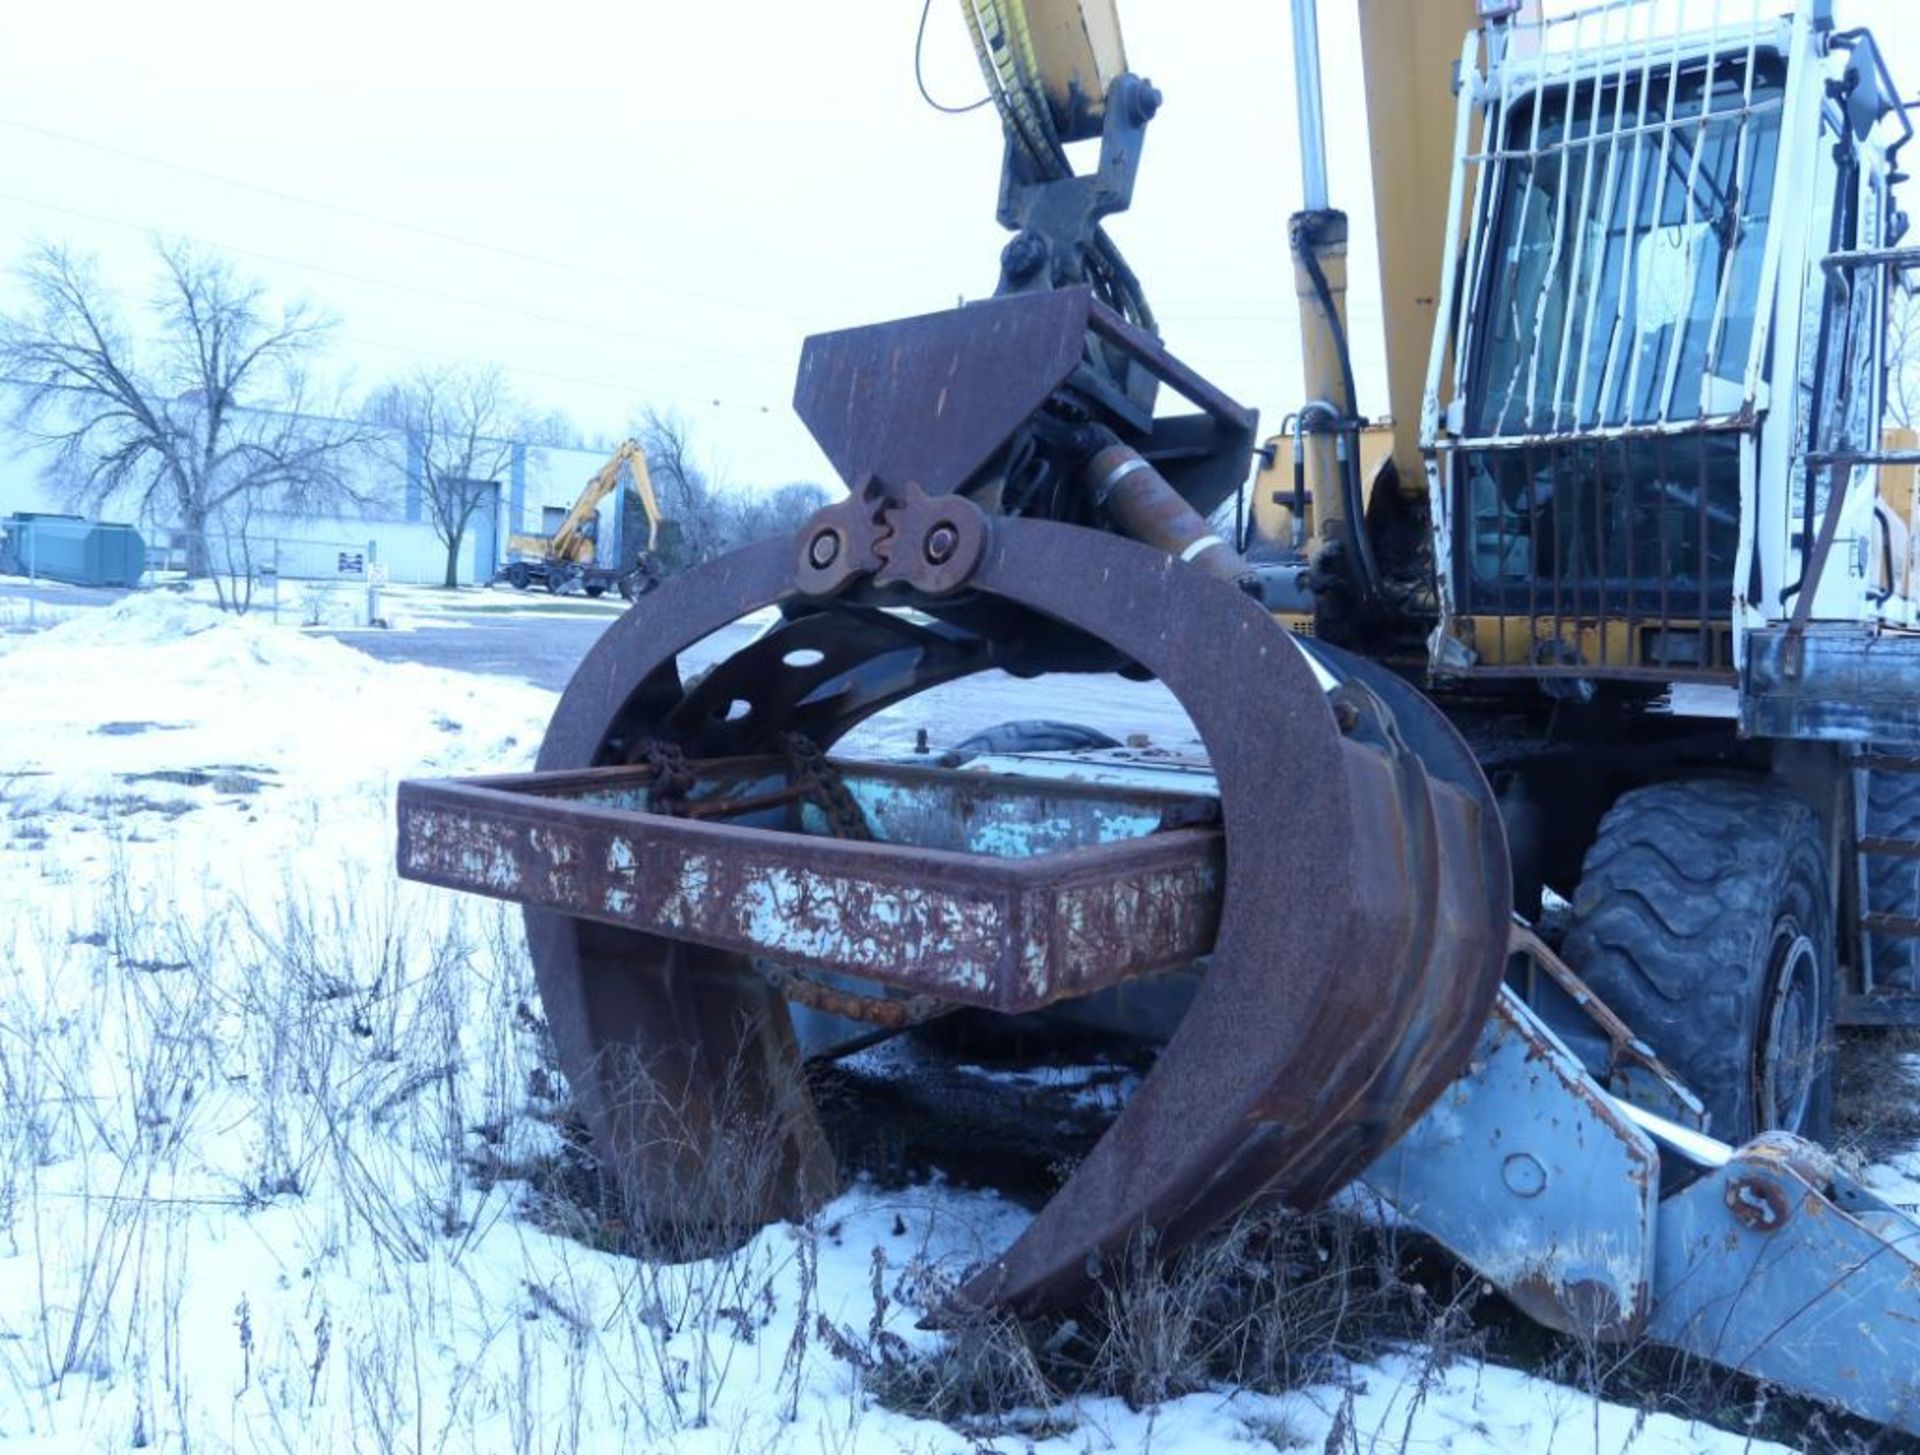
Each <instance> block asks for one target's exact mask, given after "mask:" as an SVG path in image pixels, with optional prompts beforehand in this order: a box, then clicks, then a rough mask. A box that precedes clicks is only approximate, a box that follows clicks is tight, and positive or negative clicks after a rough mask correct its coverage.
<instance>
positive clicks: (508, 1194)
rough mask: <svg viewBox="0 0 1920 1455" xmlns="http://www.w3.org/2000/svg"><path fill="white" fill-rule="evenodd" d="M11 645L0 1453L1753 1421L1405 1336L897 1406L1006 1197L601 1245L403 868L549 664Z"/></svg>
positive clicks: (546, 1089) (1096, 1439)
mask: <svg viewBox="0 0 1920 1455" xmlns="http://www.w3.org/2000/svg"><path fill="white" fill-rule="evenodd" d="M0 674H3V675H0V680H4V681H5V683H6V684H7V685H6V687H5V688H4V690H3V691H0V765H3V766H0V903H4V904H5V905H6V906H8V908H9V910H10V913H9V914H8V915H6V916H5V918H4V920H0V1445H5V1446H7V1447H8V1448H38V1449H44V1450H48V1451H54V1450H59V1451H65V1450H71V1449H79V1448H90V1449H92V1448H110V1447H134V1448H145V1447H160V1448H172V1449H183V1450H184V1449H188V1448H213V1449H254V1448H258V1447H262V1446H269V1447H272V1448H275V1449H287V1450H315V1451H321V1450H326V1451H331V1450H350V1449H395V1448H406V1449H417V1448H421V1447H423V1446H430V1447H432V1448H435V1449H453V1450H494V1449H500V1450H509V1449H512V1450H533V1449H540V1450H579V1449H636V1450H637V1449H675V1450H688V1451H714V1452H720V1451H784V1450H789V1449H793V1450H808V1451H818V1450H831V1451H857V1452H865V1451H897V1450H914V1451H922V1452H944V1451H953V1452H956V1455H957V1452H961V1451H977V1450H981V1449H989V1448H991V1449H1006V1450H1011V1449H1014V1448H1026V1449H1032V1450H1035V1451H1042V1452H1050V1455H1067V1452H1081V1451H1102V1450H1136V1449H1142V1448H1148V1447H1151V1448H1155V1449H1161V1450H1215V1449H1226V1448H1294V1447H1296V1445H1297V1446H1298V1447H1303V1448H1313V1449H1318V1448H1322V1446H1323V1445H1327V1442H1328V1440H1329V1434H1330V1432H1331V1431H1334V1430H1335V1429H1336V1428H1337V1429H1339V1430H1341V1431H1344V1432H1346V1433H1345V1434H1344V1435H1342V1436H1340V1437H1339V1444H1338V1447H1339V1448H1343V1449H1345V1448H1354V1449H1366V1448H1383V1449H1419V1450H1453V1451H1463V1452H1464V1451H1480V1450H1531V1449H1544V1448H1547V1447H1549V1446H1551V1447H1552V1448H1554V1449H1559V1450H1568V1451H1571V1450H1577V1449H1578V1450H1584V1449H1589V1448H1599V1449H1604V1450H1608V1451H1614V1450H1619V1449H1624V1448H1631V1449H1633V1450H1636V1451H1674V1452H1678V1451H1696V1450H1720V1449H1724V1450H1729V1451H1730V1450H1733V1449H1735V1448H1740V1449H1752V1448H1756V1447H1754V1446H1752V1445H1751V1444H1749V1443H1747V1442H1745V1441H1741V1440H1737V1439H1736V1438H1734V1437H1732V1436H1724V1435H1721V1434H1719V1433H1718V1432H1715V1431H1711V1430H1705V1429H1701V1428H1697V1427H1693V1426H1690V1425H1686V1424H1684V1423H1682V1422H1679V1421H1677V1420H1674V1419H1671V1418H1668V1417H1665V1416H1655V1417H1651V1418H1647V1417H1644V1416H1641V1415H1638V1414H1636V1413H1635V1412H1633V1411H1630V1410H1626V1409H1622V1408H1619V1407H1616V1406H1610V1405H1604V1404H1598V1403H1596V1402H1594V1401H1592V1400H1590V1399H1588V1398H1587V1397H1585V1396H1582V1395H1580V1394H1577V1393H1575V1392H1573V1391H1571V1390H1567V1389H1563V1388H1558V1387H1556V1386H1553V1385H1551V1384H1547V1383H1544V1382H1542V1381H1540V1380H1536V1379H1531V1378H1528V1377H1526V1376H1524V1375H1521V1374H1517V1373H1513V1372H1510V1371H1505V1370H1501V1369H1497V1368H1493V1367H1491V1366H1486V1365H1482V1364H1479V1363H1476V1362H1474V1361H1471V1360H1462V1361H1457V1362H1454V1363H1452V1364H1451V1365H1445V1366H1442V1365H1439V1364H1436V1363H1435V1362H1434V1361H1433V1360H1430V1359H1426V1358H1423V1357H1421V1356H1420V1354H1419V1353H1418V1352H1417V1351H1411V1352H1409V1353H1408V1354H1407V1356H1406V1357H1405V1358H1390V1359H1386V1360H1383V1361H1381V1362H1379V1363H1377V1364H1375V1365H1372V1366H1367V1367H1361V1368H1356V1369H1353V1370H1351V1371H1350V1372H1349V1374H1348V1375H1347V1377H1345V1378H1344V1379H1342V1380H1341V1381H1340V1382H1338V1384H1336V1385H1329V1386H1327V1387H1324V1388H1316V1389H1311V1390H1308V1391H1305V1392H1303V1393H1299V1394H1294V1395H1290V1396H1287V1397H1284V1398H1273V1397H1263V1396H1254V1395H1247V1394H1236V1393H1233V1392H1231V1391H1225V1390H1216V1391H1210V1392H1206V1393H1201V1394H1192V1395H1188V1396H1186V1397H1184V1398H1182V1399H1178V1400H1173V1401H1170V1402H1167V1403H1165V1404H1162V1405H1160V1406H1157V1407H1155V1408H1151V1409H1148V1410H1144V1411H1135V1410H1132V1409H1129V1408H1128V1407H1127V1406H1125V1405H1124V1404H1122V1403H1120V1402H1118V1401H1114V1400H1086V1401H1079V1402H1076V1403H1074V1404H1072V1405H1071V1407H1069V1408H1066V1409H1063V1410H1060V1411H1050V1412H1049V1413H1048V1419H1047V1422H1046V1423H1045V1424H1044V1425H1043V1426H1036V1427H1035V1428H1034V1429H1033V1432H1032V1434H1031V1438H1027V1437H1021V1438H1018V1439H1011V1438H999V1439H992V1438H985V1437H976V1436H975V1435H972V1434H968V1433H964V1432H960V1431H956V1430H952V1429H948V1428H946V1427H944V1426H941V1425H939V1424H936V1423H932V1422H929V1421H926V1420H918V1419H914V1418H911V1417H909V1416H908V1415H907V1414H903V1413H896V1412H893V1411H891V1410H888V1409H886V1408H883V1407H881V1406H880V1405H879V1404H878V1402H877V1401H876V1399H875V1398H874V1396H873V1393H872V1390H871V1389H870V1388H869V1379H870V1376H871V1374H872V1369H873V1361H874V1359H875V1358H876V1357H879V1355H878V1354H876V1351H891V1352H890V1353H888V1354H887V1357H892V1355H893V1354H897V1353H898V1352H899V1351H901V1350H906V1351H911V1350H915V1349H919V1350H925V1349H927V1348H929V1347H931V1346H932V1344H933V1342H934V1341H935V1340H936V1338H937V1337H938V1336H936V1335H933V1334H929V1333H926V1332H923V1331H921V1330H919V1329H918V1328H917V1327H916V1324H917V1321H918V1320H919V1318H920V1317H921V1316H922V1315H923V1314H924V1313H925V1312H927V1311H928V1310H929V1309H930V1308H931V1307H933V1306H934V1305H935V1304H937V1302H938V1300H939V1297H940V1293H941V1291H942V1290H943V1289H945V1288H947V1287H950V1286H951V1285H952V1283H953V1282H954V1281H955V1280H956V1279H957V1278H958V1277H959V1276H960V1274H961V1273H962V1272H963V1270H964V1269H965V1268H966V1267H967V1266H968V1265H969V1264H972V1263H974V1262H976V1261H977V1260H979V1259H981V1258H983V1257H985V1256H987V1255H988V1254H990V1253H991V1252H992V1251H994V1250H995V1249H997V1248H999V1247H1001V1246H1003V1245H1004V1244H1005V1243H1006V1242H1007V1241H1008V1240H1009V1239H1010V1238H1011V1237H1012V1236H1013V1235H1014V1234H1015V1233H1016V1232H1017V1231H1018V1229H1019V1227H1020V1226H1021V1225H1022V1223H1023V1221H1024V1216H1025V1215H1024V1214H1023V1213H1021V1212H1020V1211H1019V1210H1017V1209H1015V1208H1013V1207H1011V1206H1009V1205H1007V1204H1006V1203H1004V1202H1002V1201H1001V1200H999V1199H997V1198H995V1197H992V1196H990V1195H985V1194H978V1193H962V1192H959V1191H954V1190H951V1189H947V1188H943V1187H939V1186H930V1187H919V1188H914V1189H911V1190H909V1191H907V1192H904V1193H881V1192H878V1191H875V1190H873V1189H871V1188H866V1187H862V1186H856V1187H854V1188H853V1189H852V1190H851V1191H849V1192H847V1193H846V1194H845V1195H844V1196H842V1197H841V1198H839V1199H838V1200H837V1201H835V1202H834V1203H833V1204H831V1205H830V1206H828V1207H827V1208H826V1209H824V1210H823V1211H822V1212H821V1213H820V1214H819V1215H818V1216H816V1217H815V1218H814V1219H812V1220H811V1221H809V1222H808V1223H807V1224H805V1225H803V1226H782V1227H775V1228H771V1229H768V1230H766V1231H765V1232H763V1233H762V1234H760V1235H759V1236H758V1237H756V1238H754V1239H753V1240H752V1241H750V1242H749V1243H748V1244H747V1245H746V1247H744V1248H743V1249H741V1250H740V1251H738V1252H737V1253H735V1254H733V1255H731V1256H728V1257H724V1258H717V1259H709V1260H704V1261H691V1262H685V1263H679V1264H667V1263H650V1262H645V1261H641V1260H636V1259H632V1258H629V1257H624V1256H619V1255H617V1254H615V1253H611V1252H607V1251H603V1250H602V1245H604V1242H605V1241H606V1236H607V1232H606V1228H605V1226H604V1225H603V1224H601V1223H599V1222H597V1221H596V1220H595V1215H594V1212H593V1209H592V1207H591V1206H590V1205H587V1204H585V1203H583V1202H582V1201H580V1200H579V1199H577V1198H572V1197H570V1196H569V1195H568V1194H567V1191H566V1177H565V1175H564V1174H565V1172H566V1169H567V1163H566V1161H565V1159H564V1158H563V1157H562V1156H561V1147H560V1137H559V1133H558V1131H557V1130H556V1127H557V1124H558V1122H559V1121H560V1119H561V1116H562V1112H563V1102H562V1099H561V1098H562V1088H560V1087H558V1085H557V1084H556V1081H555V1078H554V1074H553V1070H552V1067H551V1065H550V1062H549V1054H550V1053H549V1051H548V1048H547V1046H546V1041H545V1036H544V1031H543V1027H542V1024H541V1021H540V1017H539V1002H538V998H537V993H536V991H535V988H534V986H533V983H532V977H531V974H530V971H529V968H528V966H527V962H526V958H525V953H524V947H523V945H522V943H521V940H520V936H519V925H518V919H517V916H516V915H515V914H513V913H512V912H510V911H508V910H506V909H504V908H502V907H500V906H492V905H487V904H482V903H479V902H476V901H473V900H470V899H463V898H461V897H458V896H452V895H447V894H442V893H439V892H436V891H431V890H427V889H424V888H421V887H419V886H414V885H403V884H400V883H398V882H396V881H395V879H394V876H393V872H392V864H391V856H392V830H393V825H392V793H393V785H394V784H395V782H397V781H398V780H399V779H400V778H402V777H404V776H408V775H410V774H418V773H435V774H444V773H463V772H473V771H481V770H491V771H500V770H511V769H515V768H524V767H526V766H528V765H529V764H530V762H531V759H532V755H533V752H534V749H535V747H536V745H537V743H538V740H539V737H540V734H541V732H542V730H543V727H544V723H545V720H546V718H547V717H548V715H549V714H550V712H551V710H552V705H553V698H552V696H551V695H550V694H548V693H544V692H541V691H538V690H536V689H533V688H531V687H526V686H523V685H519V684H517V683H514V682H512V681H508V680H503V679H494V678H477V677H469V676H464V675H462V674H457V673H450V672H445V671H439V670H433V669H428V668H422V667H412V666H395V665H390V664H385V663H380V662H376V661H374V660H372V659H370V658H368V657H365V656H363V655H362V654H360V653H358V652H356V651H354V650H352V649H351V648H349V647H346V646H343V645H341V644H339V643H336V642H333V641H329V640H324V639H318V638H314V637H309V636H306V635H304V634H302V633H301V632H299V631H297V630H292V629H290V628H287V627H281V628H277V629H276V628H274V627H273V626H271V625H270V624H268V623H266V622H264V621H260V620H257V619H236V618H233V617H230V616H223V615H220V614H219V613H217V612H214V611H212V610H210V609H208V608H206V607H204V606H200V605H196V604H195V603H193V602H190V601H180V600H176V599H172V598H170V597H168V596H166V595H164V594H158V593H155V594H148V595H145V596H140V597H134V598H129V599H128V600H127V601H125V602H122V603H121V604H119V605H117V606H115V607H113V608H110V609H107V610H102V611H98V612H93V613H90V614H88V615H87V616H85V617H83V618H77V619H75V620H74V621H72V622H70V623H68V624H66V625H63V626H61V627H59V628H57V629H54V630H49V631H47V632H44V633H42V634H40V635H38V636H34V637H21V638H11V639H5V640H0ZM1047 1079H1048V1078H1045V1077H1042V1078H1041V1080H1043V1081H1044V1080H1047ZM1051 1079H1052V1080H1053V1081H1055V1082H1059V1083H1060V1084H1061V1085H1062V1086H1063V1088H1065V1089H1068V1090H1073V1089H1075V1088H1074V1086H1073V1085H1072V1079H1071V1078H1070V1077H1064V1076H1057V1077H1054V1078H1051ZM1328 1448H1333V1446H1331V1445H1328Z"/></svg>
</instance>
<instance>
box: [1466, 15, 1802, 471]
mask: <svg viewBox="0 0 1920 1455" xmlns="http://www.w3.org/2000/svg"><path fill="white" fill-rule="evenodd" d="M1736 8H1737V10H1738V12H1739V14H1738V15H1737V16H1730V15H1729V13H1728V12H1729V11H1732V10H1735V9H1736ZM1776 9H1777V0H1705V3H1701V4H1681V3H1678V0H1613V3H1604V4H1598V5H1590V6H1586V7H1584V8H1579V9H1575V10H1572V11H1568V12H1565V13H1561V14H1554V13H1551V12H1549V14H1548V15H1547V16H1545V17H1544V18H1542V17H1538V16H1536V17H1534V18H1532V19H1525V18H1523V19H1521V20H1518V21H1516V22H1515V23H1514V24H1513V25H1512V26H1510V27H1508V28H1507V29H1506V30H1505V32H1504V33H1503V32H1499V31H1495V32H1490V33H1489V37H1488V40H1487V44H1488V45H1489V46H1490V47H1494V48H1496V50H1495V52H1494V54H1492V55H1491V56H1490V57H1489V59H1490V60H1492V61H1494V62H1496V64H1495V68H1494V71H1493V75H1494V78H1495V79H1494V93H1493V95H1492V96H1491V97H1490V98H1489V100H1490V105H1489V108H1488V111H1487V115H1486V125H1485V131H1484V134H1483V138H1482V147H1481V150H1479V151H1476V152H1471V153H1469V154H1468V155H1467V157H1466V159H1465V161H1466V165H1467V166H1468V168H1469V170H1470V173H1471V180H1472V186H1473V193H1474V196H1475V199H1476V200H1475V211H1476V215H1477V216H1478V217H1479V219H1480V225H1479V226H1476V227H1474V228H1472V229H1470V230H1469V243H1468V250H1467V257H1466V273H1465V276H1466V279H1467V280H1468V292H1467V297H1468V299H1469V300H1470V302H1469V306H1467V307H1463V308H1461V309H1460V310H1459V317H1458V321H1457V324H1456V336H1455V339H1454V357H1455V359H1456V361H1459V363H1461V364H1463V365H1464V369H1463V372H1464V375H1465V377H1466V380H1467V385H1468V387H1467V391H1466V395H1467V397H1466V399H1465V401H1464V404H1465V407H1466V413H1467V418H1466V420H1465V421H1464V429H1463V431H1462V433H1464V434H1465V435H1466V437H1467V438H1468V440H1469V441H1472V440H1475V439H1486V440H1488V441H1495V440H1505V439H1512V438H1516V437H1529V436H1539V435H1552V434H1563V433H1568V432H1575V431H1588V430H1596V429H1618V428H1635V427H1639V428H1646V427H1654V428H1658V427H1661V426H1671V425H1673V424H1675V423H1679V422H1698V421H1707V420H1714V419H1733V418H1735V417H1737V416H1738V415H1739V414H1740V412H1741V409H1742V406H1743V404H1744V402H1745V401H1746V399H1747V398H1748V397H1749V395H1750V393H1751V389H1750V383H1751V379H1750V375H1751V367H1750V366H1751V364H1752V359H1751V357H1750V356H1751V354H1752V352H1753V350H1752V344H1753V339H1754V332H1755V331H1754V316H1755V305H1756V299H1757V298H1758V297H1759V296H1761V290H1760V288H1759V283H1760V275H1761V269H1762V263H1763V254H1764V252H1765V243H1766V237H1767V223H1768V221H1769V217H1770V212H1771V203H1772V179H1773V172H1774V162H1775V158H1776V155H1777V147H1778V139H1779V132H1780V118H1781V112H1782V109H1783V105H1784V63H1783V62H1782V61H1781V59H1780V54H1779V52H1780V48H1781V46H1782V44H1783V43H1784V40H1785V32H1784V30H1783V28H1782V23H1781V22H1780V20H1779V19H1778V18H1777V16H1776V14H1775V13H1774V12H1775V10H1776Z"/></svg>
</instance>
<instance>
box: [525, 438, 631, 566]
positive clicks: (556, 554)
mask: <svg viewBox="0 0 1920 1455" xmlns="http://www.w3.org/2000/svg"><path fill="white" fill-rule="evenodd" d="M622 470H631V471H632V472H633V488H634V493H635V494H636V495H638V496H639V497H640V508H641V509H642V510H643V511H645V512H646V517H647V549H648V550H649V551H652V550H655V549H657V548H658V547H659V544H660V522H661V519H662V515H661V511H660V501H659V498H658V497H657V496H656V495H655V494H654V491H653V477H652V476H650V475H649V474H648V473H647V452H646V451H645V450H644V449H643V448H641V446H640V444H639V443H638V442H637V441H635V440H626V441H624V442H623V443H622V444H621V446H620V448H619V449H617V450H615V451H614V452H613V454H612V455H610V456H608V458H607V462H606V464H604V465H602V466H601V467H600V469H599V470H598V471H596V472H595V474H594V477H593V478H592V479H591V480H589V481H587V483H586V487H585V488H584V489H583V490H581V492H580V494H579V497H578V498H577V499H576V500H575V501H574V502H573V506H572V508H571V509H570V510H568V511H567V515H566V519H564V520H563V521H561V522H560V526H559V528H558V529H557V530H555V531H554V533H553V534H552V535H551V536H541V535H529V534H516V535H514V536H512V537H510V538H509V539H508V541H507V549H508V550H510V551H512V552H514V553H515V554H517V555H524V556H537V557H539V558H541V559H542V560H548V561H568V562H571V563H572V564H574V565H576V566H590V565H592V564H593V559H594V535H595V531H594V530H593V529H591V528H589V525H588V522H590V521H596V520H597V519H598V518H599V511H600V502H601V501H603V500H605V499H606V498H607V497H608V496H609V495H611V494H613V492H614V491H615V490H618V489H619V488H620V472H621V471H622Z"/></svg>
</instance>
